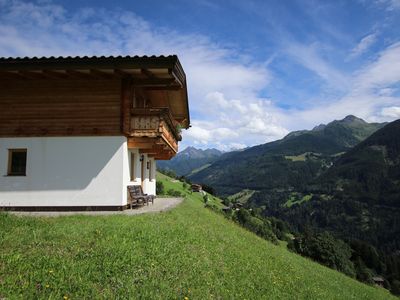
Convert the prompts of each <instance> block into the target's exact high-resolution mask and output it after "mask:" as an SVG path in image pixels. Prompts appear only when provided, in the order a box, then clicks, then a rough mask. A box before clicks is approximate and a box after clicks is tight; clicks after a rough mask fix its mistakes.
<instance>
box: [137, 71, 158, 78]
mask: <svg viewBox="0 0 400 300" xmlns="http://www.w3.org/2000/svg"><path fill="white" fill-rule="evenodd" d="M140 72H141V73H142V74H144V75H146V76H147V77H148V78H156V76H155V75H154V73H153V72H151V71H149V70H147V69H140Z"/></svg>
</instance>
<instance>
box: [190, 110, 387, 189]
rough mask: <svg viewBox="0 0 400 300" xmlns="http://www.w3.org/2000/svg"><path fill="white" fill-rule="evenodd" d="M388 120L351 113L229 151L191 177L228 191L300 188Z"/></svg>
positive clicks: (196, 180) (193, 179)
mask: <svg viewBox="0 0 400 300" xmlns="http://www.w3.org/2000/svg"><path fill="white" fill-rule="evenodd" d="M384 125H385V124H384V123H367V122H365V121H363V120H362V119H359V118H357V117H355V116H347V117H346V118H344V119H343V120H338V121H333V122H331V123H329V124H327V125H319V126H317V127H315V128H314V129H312V130H302V131H295V132H292V133H289V134H288V135H287V136H286V137H284V138H283V139H281V140H278V141H274V142H271V143H266V144H263V145H259V146H255V147H251V148H248V149H245V150H243V151H236V152H229V153H226V154H224V155H221V156H220V157H219V158H218V159H217V160H215V161H214V162H213V163H212V164H211V165H208V166H204V167H203V168H202V169H201V170H200V171H199V172H195V173H194V174H190V175H189V178H190V179H191V180H192V181H195V182H199V183H205V184H207V185H210V186H213V187H214V188H215V189H216V191H217V192H218V193H219V194H220V195H225V196H227V195H232V194H234V193H237V192H240V191H241V190H244V189H249V190H265V189H273V190H277V189H285V190H296V189H301V188H303V187H304V186H305V185H306V184H307V183H308V182H309V181H310V180H312V179H313V178H316V177H317V176H319V175H320V174H322V173H323V172H324V171H325V170H327V169H328V168H329V167H330V166H331V165H332V164H333V162H334V161H335V160H336V159H337V158H338V156H340V155H341V154H343V153H344V152H346V151H348V150H349V149H351V148H352V147H354V146H355V145H357V144H358V143H359V142H361V141H362V140H364V139H365V138H366V137H368V136H370V135H371V134H372V133H373V132H375V131H376V130H378V129H380V128H382V127H383V126H384Z"/></svg>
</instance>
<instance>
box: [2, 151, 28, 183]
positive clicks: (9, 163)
mask: <svg viewBox="0 0 400 300" xmlns="http://www.w3.org/2000/svg"><path fill="white" fill-rule="evenodd" d="M14 153H25V168H24V172H20V173H16V172H12V169H13V168H12V160H13V154H14ZM27 164H28V149H26V148H13V149H8V166H7V176H21V177H24V176H26V167H27Z"/></svg>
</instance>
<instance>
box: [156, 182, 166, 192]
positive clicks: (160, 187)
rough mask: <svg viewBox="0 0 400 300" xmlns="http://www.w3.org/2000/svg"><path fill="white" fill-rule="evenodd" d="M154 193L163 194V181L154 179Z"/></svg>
mask: <svg viewBox="0 0 400 300" xmlns="http://www.w3.org/2000/svg"><path fill="white" fill-rule="evenodd" d="M156 194H157V195H164V183H162V182H161V181H156Z"/></svg>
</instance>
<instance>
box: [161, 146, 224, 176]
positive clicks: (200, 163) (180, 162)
mask: <svg viewBox="0 0 400 300" xmlns="http://www.w3.org/2000/svg"><path fill="white" fill-rule="evenodd" d="M222 154H223V152H221V151H219V150H217V149H206V150H202V149H196V148H194V147H187V148H186V149H185V150H183V151H181V152H179V153H178V154H177V155H176V156H175V157H174V158H172V159H171V160H161V161H159V162H157V167H158V168H159V169H162V170H169V171H174V172H175V174H176V175H178V176H183V175H185V176H187V175H191V174H194V173H196V172H198V171H200V170H201V169H202V168H206V167H208V166H210V165H211V164H212V163H213V162H214V161H216V160H217V159H218V158H219V157H220V156H221V155H222Z"/></svg>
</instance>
